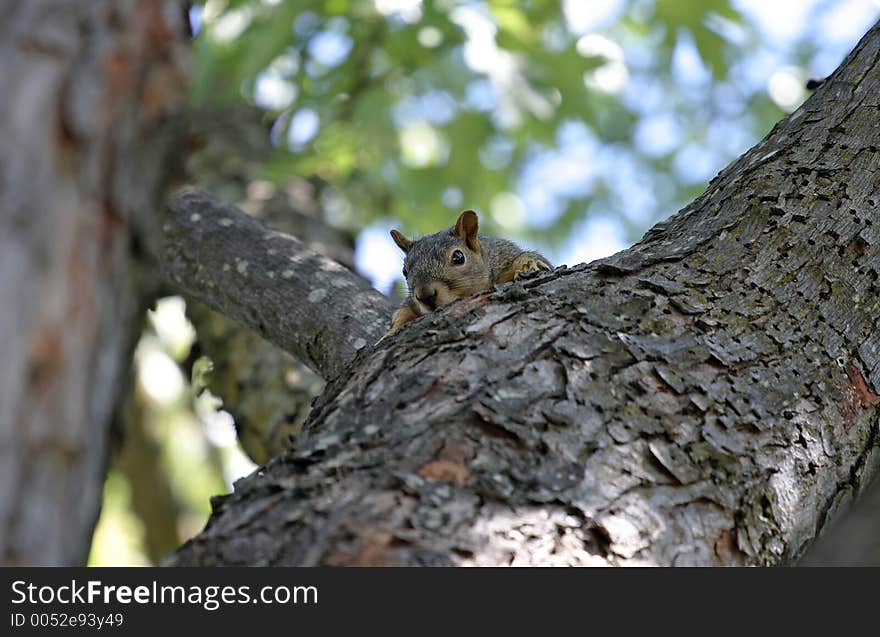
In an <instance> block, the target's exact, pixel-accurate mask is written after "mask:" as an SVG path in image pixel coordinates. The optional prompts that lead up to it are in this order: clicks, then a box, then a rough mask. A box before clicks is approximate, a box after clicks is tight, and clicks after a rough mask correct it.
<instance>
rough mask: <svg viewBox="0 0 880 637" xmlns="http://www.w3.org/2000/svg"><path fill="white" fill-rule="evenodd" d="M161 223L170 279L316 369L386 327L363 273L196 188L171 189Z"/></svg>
mask: <svg viewBox="0 0 880 637" xmlns="http://www.w3.org/2000/svg"><path fill="white" fill-rule="evenodd" d="M163 229H164V232H165V241H164V243H163V245H162V259H161V260H162V271H163V273H164V275H165V277H166V278H167V279H168V280H169V281H170V282H172V283H173V284H174V285H176V286H177V287H179V288H180V289H181V290H183V291H184V292H186V293H187V294H189V295H191V296H193V297H195V298H197V299H199V300H201V301H203V302H205V303H207V304H208V305H210V306H211V307H212V308H214V309H215V310H218V311H220V312H222V313H223V314H225V315H227V316H229V317H231V318H234V319H235V320H236V321H238V322H239V323H241V324H242V325H244V326H246V327H249V328H250V329H252V330H254V331H255V332H257V333H258V334H260V335H261V336H263V337H264V338H265V339H266V340H268V341H270V342H273V343H275V344H276V345H278V346H280V347H281V348H283V349H284V350H285V351H287V352H289V353H290V354H292V355H294V356H295V357H296V358H297V359H299V360H300V361H302V362H303V363H305V364H306V365H308V366H309V367H310V368H311V369H313V370H315V371H316V372H317V373H318V374H320V375H321V376H322V377H324V378H333V377H335V376H337V375H338V374H339V373H340V372H342V370H343V369H345V366H346V365H347V364H348V363H349V362H350V361H351V360H352V359H353V358H354V356H355V354H356V353H357V351H358V350H360V349H363V348H365V347H367V346H368V345H372V344H373V343H375V342H376V341H377V340H378V339H379V338H380V337H381V336H382V334H384V333H385V331H387V329H388V316H389V315H390V314H391V303H390V301H389V300H388V299H387V298H385V297H384V296H382V295H381V294H379V293H378V292H376V291H375V290H373V289H372V288H371V287H370V285H369V283H367V281H365V280H364V279H362V278H361V277H359V276H357V275H356V274H354V273H353V272H351V271H350V270H348V269H346V268H345V267H343V266H342V265H340V264H339V263H337V262H336V261H333V260H332V259H330V258H328V257H325V256H324V255H322V254H319V253H318V252H315V251H314V250H311V249H309V248H308V247H307V246H306V245H305V244H304V243H303V242H302V241H300V240H299V239H296V238H294V237H292V236H290V235H287V234H284V233H283V232H280V231H278V230H274V229H272V228H269V227H268V226H266V224H264V223H263V222H261V221H260V220H258V219H255V218H253V217H251V216H249V215H247V214H245V213H244V212H242V211H241V210H239V209H237V208H236V207H235V206H232V205H230V204H227V203H224V202H222V201H220V200H219V199H217V198H216V197H213V196H211V195H209V194H207V193H205V192H201V191H198V190H194V189H186V190H184V191H181V192H180V193H178V195H177V196H176V197H175V198H174V199H173V200H172V201H171V202H170V204H169V206H168V214H167V218H166V223H165V226H164V228H163Z"/></svg>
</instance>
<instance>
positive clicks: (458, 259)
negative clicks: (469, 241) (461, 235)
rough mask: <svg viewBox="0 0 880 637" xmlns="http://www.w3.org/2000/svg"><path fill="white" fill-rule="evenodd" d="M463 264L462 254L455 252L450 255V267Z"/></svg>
mask: <svg viewBox="0 0 880 637" xmlns="http://www.w3.org/2000/svg"><path fill="white" fill-rule="evenodd" d="M462 263H464V252H462V251H461V250H456V251H455V252H453V253H452V265H461V264H462Z"/></svg>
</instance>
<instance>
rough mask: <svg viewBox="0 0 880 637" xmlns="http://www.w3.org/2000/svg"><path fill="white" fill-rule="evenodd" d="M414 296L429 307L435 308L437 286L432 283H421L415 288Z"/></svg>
mask: <svg viewBox="0 0 880 637" xmlns="http://www.w3.org/2000/svg"><path fill="white" fill-rule="evenodd" d="M416 298H417V299H418V300H419V302H421V303H423V304H424V305H425V306H427V307H428V308H429V309H431V310H434V309H436V308H437V288H435V287H434V286H433V285H423V286H421V287H419V288H418V289H417V290H416Z"/></svg>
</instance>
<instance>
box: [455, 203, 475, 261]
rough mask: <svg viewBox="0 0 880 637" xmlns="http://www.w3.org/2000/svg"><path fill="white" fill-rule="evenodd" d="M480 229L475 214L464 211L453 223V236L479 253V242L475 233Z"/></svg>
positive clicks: (471, 211)
mask: <svg viewBox="0 0 880 637" xmlns="http://www.w3.org/2000/svg"><path fill="white" fill-rule="evenodd" d="M479 229H480V222H479V220H478V219H477V213H476V212H474V211H473V210H465V211H464V212H463V213H461V214H460V215H459V217H458V221H456V222H455V228H454V231H455V234H456V236H457V237H458V238H459V239H461V240H462V242H464V243H465V245H467V247H469V248H470V249H471V250H473V251H474V252H477V251H479V249H480V241H479V240H478V239H477V231H478V230H479Z"/></svg>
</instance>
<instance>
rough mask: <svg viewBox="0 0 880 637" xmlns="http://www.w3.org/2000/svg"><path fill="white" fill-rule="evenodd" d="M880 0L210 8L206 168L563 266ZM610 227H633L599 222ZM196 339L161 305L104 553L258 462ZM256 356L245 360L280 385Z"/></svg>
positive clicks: (100, 549)
mask: <svg viewBox="0 0 880 637" xmlns="http://www.w3.org/2000/svg"><path fill="white" fill-rule="evenodd" d="M870 1H871V0H840V1H837V0H804V1H803V2H802V3H800V4H798V3H780V4H779V5H778V6H777V5H775V4H774V3H761V2H760V1H759V0H702V1H700V2H696V1H689V0H565V1H563V2H551V1H544V0H524V1H514V0H468V1H463V0H205V1H203V2H196V3H194V8H193V10H192V12H191V16H192V20H193V23H194V27H195V31H196V32H197V37H196V39H195V41H194V42H193V48H194V53H195V68H194V71H195V80H194V85H193V89H192V95H191V105H192V110H193V120H194V122H195V125H196V128H197V131H196V133H197V135H196V137H199V138H200V139H201V142H200V143H201V144H202V150H201V152H197V153H194V154H192V155H191V156H190V162H189V164H190V172H191V175H190V177H191V180H192V181H193V182H194V183H197V184H201V185H202V186H204V187H208V188H209V189H211V190H212V191H214V192H216V193H217V194H219V195H221V196H223V197H224V198H227V199H229V200H231V201H235V202H237V203H238V204H239V205H241V206H242V207H243V208H244V209H245V210H247V211H248V212H250V213H252V214H257V215H258V216H264V217H266V218H269V219H271V221H272V222H273V223H276V224H277V223H278V219H279V218H280V217H279V215H277V214H276V215H273V214H271V210H270V208H271V205H274V204H273V203H272V202H275V201H276V200H278V201H277V202H276V203H278V202H280V204H279V205H281V207H282V208H284V212H283V214H284V215H287V214H288V213H287V209H288V208H290V207H291V206H292V207H293V208H294V209H297V210H300V211H306V212H308V214H306V215H305V217H308V218H313V219H314V221H315V223H316V224H318V225H320V224H321V223H323V222H322V221H321V218H322V215H323V219H324V220H326V221H328V222H329V223H331V224H332V225H334V226H336V227H337V228H339V229H340V230H341V231H342V233H341V234H343V235H349V236H356V235H358V234H359V233H362V231H364V229H365V228H369V227H371V226H374V227H375V228H376V229H379V228H381V230H382V232H381V233H380V234H381V235H382V236H385V237H387V226H388V225H389V224H391V223H393V224H394V225H396V226H398V227H402V229H404V230H405V231H407V232H409V233H412V234H415V233H424V232H430V231H434V230H436V229H437V228H438V227H442V226H444V225H446V224H448V223H449V222H450V221H451V220H452V219H453V218H454V215H455V214H456V213H457V212H459V211H460V210H461V209H464V208H474V209H476V210H478V211H479V212H480V213H481V220H482V223H483V225H484V227H486V229H487V230H488V231H490V232H492V231H494V232H499V233H502V234H505V235H509V236H516V235H519V236H521V237H523V238H525V239H526V240H528V241H529V242H530V244H531V245H533V246H534V247H537V248H539V249H542V250H546V251H547V253H548V255H549V256H551V257H553V258H555V259H556V260H557V261H561V260H562V259H563V258H566V257H567V258H568V259H577V260H582V259H590V258H596V257H598V256H603V255H604V254H608V253H609V252H611V251H614V250H616V249H619V248H620V247H623V244H625V243H627V242H632V241H635V240H636V239H638V238H639V236H641V234H642V233H643V232H644V231H645V230H646V229H647V228H648V227H649V226H650V225H652V224H653V223H654V222H655V221H657V220H658V219H660V218H662V217H664V216H667V215H669V214H671V213H673V212H674V211H675V210H677V209H678V208H680V207H681V206H683V205H684V204H685V203H687V202H688V201H690V200H691V199H693V198H694V197H695V196H696V195H698V194H699V193H700V192H701V191H702V190H703V189H704V188H705V185H706V183H707V182H708V180H709V179H710V178H711V177H712V176H713V175H714V174H715V173H717V171H718V170H720V169H721V168H723V167H724V166H725V165H726V164H727V163H728V162H730V161H731V160H732V159H734V158H736V157H737V156H739V155H740V154H741V153H742V152H744V151H745V150H746V149H747V148H748V147H750V146H751V145H752V144H754V143H755V142H756V141H757V139H758V138H760V137H761V136H762V135H763V134H764V133H765V132H766V131H768V130H769V129H770V127H771V126H772V125H773V123H775V122H776V121H778V120H779V119H780V118H781V117H782V116H783V115H784V114H785V112H786V111H791V110H794V109H795V108H797V106H798V105H799V104H800V103H801V102H802V101H803V99H805V97H806V92H805V91H804V83H805V81H806V79H807V78H808V77H813V76H821V75H824V74H827V73H829V72H830V71H832V70H833V68H834V67H835V66H836V65H837V63H839V61H840V60H841V59H842V57H843V54H845V53H846V51H847V50H848V49H849V48H851V46H852V44H854V39H853V38H855V37H857V35H858V34H859V33H863V32H864V31H865V30H866V29H867V28H868V26H869V25H870V24H871V22H872V21H873V20H876V17H877V14H878V12H880V7H878V6H877V5H876V4H875V5H873V7H874V8H873V9H870V8H869V10H868V11H865V10H864V9H863V8H862V9H858V7H857V6H856V5H859V6H862V5H864V6H868V4H869V3H870ZM866 3H868V4H866ZM783 5H784V6H783ZM774 7H775V9H774ZM853 7H856V10H854V9H853ZM859 11H861V13H859ZM786 12H791V13H792V15H791V16H790V19H789V16H788V15H787V14H786ZM794 14H797V16H795V15H794ZM835 15H836V18H835V19H833V20H831V21H830V22H829V20H828V19H829V16H832V17H834V16H835ZM854 16H855V17H854ZM774 20H775V21H776V22H775V23H774ZM789 23H791V24H796V25H798V26H795V27H794V28H795V31H792V30H791V29H789V28H788V27H789ZM849 23H855V27H854V28H850V29H849V30H848V31H847V30H846V29H844V31H846V33H848V34H849V35H842V36H841V35H840V32H841V28H840V25H841V24H849ZM832 27H833V28H832ZM254 109H257V113H258V116H257V117H256V118H253V113H254ZM261 119H262V121H261ZM254 121H256V123H257V125H256V126H254V125H253V123H254ZM267 192H268V193H270V195H266V196H263V195H261V194H260V193H267ZM270 204H271V205H270ZM267 211H268V212H267ZM301 216H302V215H301ZM598 219H603V220H605V222H606V223H605V226H604V227H605V228H606V229H607V228H608V227H612V226H613V228H615V229H616V230H615V232H613V233H611V234H601V233H597V232H596V227H595V226H592V225H590V223H591V222H592V221H595V220H598ZM281 227H283V225H282V226H281ZM618 230H619V232H618ZM293 231H294V233H295V234H297V235H298V236H301V237H303V238H306V239H308V236H307V233H305V231H304V230H303V229H302V228H301V227H297V228H295V229H294V230H293ZM366 234H367V233H366V232H363V233H362V234H361V238H363V237H364V236H365V235H366ZM314 241H315V242H317V243H319V244H321V245H322V246H324V248H323V249H328V246H329V247H330V248H332V247H333V246H337V248H334V249H337V250H338V244H339V241H338V240H337V239H333V240H329V239H326V238H324V237H323V236H316V237H314ZM588 243H591V244H593V245H594V248H592V249H585V248H584V246H585V245H586V244H588ZM370 246H371V247H370V250H373V252H372V253H371V254H370V255H369V256H368V257H367V261H372V262H376V261H380V260H381V259H380V258H379V257H381V256H382V255H381V254H379V252H381V251H383V250H386V248H387V246H384V245H383V244H376V243H371V244H370ZM595 246H598V248H596V247H595ZM597 250H598V252H597ZM349 253H350V249H349V248H347V247H346V248H345V249H344V250H342V252H339V253H338V254H337V253H333V256H334V258H337V259H338V260H340V261H342V262H345V263H348V262H349V260H350V258H351V257H350V254H349ZM387 256H388V255H385V257H387ZM392 258H397V254H396V253H395V254H394V255H393V257H392ZM575 262H577V261H571V260H569V263H575ZM362 263H363V262H362ZM397 268H398V266H397V265H396V264H394V265H393V270H394V271H395V272H396V271H397ZM220 334H221V335H220V340H222V339H223V338H226V337H225V336H222V334H225V332H223V333H220ZM203 336H207V332H206V334H205V335H203ZM193 337H194V335H193V334H192V326H191V325H189V324H188V323H187V321H186V318H185V316H184V313H183V308H182V300H181V299H166V300H163V301H161V302H160V303H159V305H158V306H157V309H156V312H154V313H153V314H152V318H151V320H150V321H149V325H148V327H147V329H146V330H145V332H144V335H143V338H142V341H141V344H140V345H139V347H138V353H137V356H136V361H135V371H136V375H137V383H136V385H135V390H134V394H133V396H132V397H131V399H130V401H129V402H130V403H131V404H130V406H129V409H127V410H126V412H127V415H126V419H125V420H126V422H125V425H124V429H126V432H125V436H124V437H125V438H126V439H127V441H128V446H127V447H126V448H124V449H122V450H121V452H120V453H119V454H117V457H116V459H115V460H114V463H113V465H112V467H111V470H110V473H109V476H108V479H107V482H106V485H105V498H104V509H103V512H102V517H101V520H100V522H99V525H98V528H97V530H96V533H95V538H94V542H93V549H92V554H91V556H90V559H89V563H90V564H96V565H97V564H150V563H156V562H158V561H159V560H160V559H161V556H162V554H163V552H164V551H166V550H167V546H168V544H169V542H172V541H173V540H172V539H170V538H178V539H180V540H183V539H186V538H187V537H190V536H191V535H192V534H194V533H195V532H197V531H198V530H199V529H200V528H201V526H202V525H203V524H204V521H205V519H206V518H207V515H208V511H209V497H210V496H211V495H214V494H216V493H218V492H222V491H228V490H229V488H230V485H231V482H232V481H233V480H234V479H236V478H237V477H240V476H241V475H244V474H245V473H248V472H249V471H251V470H252V468H253V465H252V464H250V463H249V462H248V461H247V460H246V459H245V458H244V456H243V455H242V454H241V452H240V450H239V449H238V446H237V444H236V442H235V433H234V424H233V423H232V422H231V418H230V417H229V415H228V414H225V413H224V412H219V411H218V409H217V407H218V405H217V402H218V401H217V399H215V398H213V396H212V395H211V394H210V392H205V393H202V394H199V395H197V389H199V388H201V387H202V386H204V385H205V384H208V385H209V386H212V385H211V383H214V385H213V386H214V387H215V389H216V388H217V386H222V385H223V383H226V384H227V385H228V383H229V382H232V381H235V382H239V381H237V380H235V379H236V378H238V377H236V376H235V375H234V374H232V373H230V372H228V371H224V370H227V368H229V367H230V365H228V364H226V363H224V362H223V361H222V360H220V361H219V363H220V364H219V365H218V369H217V370H215V371H214V372H212V373H207V369H208V367H210V365H204V364H202V363H199V364H196V365H195V366H192V363H193V362H194V361H192V360H189V358H192V357H193V355H192V354H191V353H190V347H191V345H192V343H193ZM244 347H245V348H247V347H249V346H248V345H245V346H244ZM230 356H231V357H232V358H236V355H235V354H234V353H230ZM242 358H243V357H242ZM200 360H202V361H204V359H200ZM218 360H219V359H218ZM218 360H215V361H214V364H217V363H218ZM270 362H271V361H270ZM245 363H246V364H244V365H238V367H239V368H241V369H239V370H238V371H237V372H236V373H241V374H251V375H253V376H255V377H256V376H258V374H257V373H256V372H252V371H249V370H253V369H257V368H256V367H255V366H253V365H251V363H249V362H247V361H245ZM285 365H286V363H285ZM191 367H192V368H191ZM190 375H192V376H193V377H194V378H195V379H196V382H195V383H193V384H190V382H189V378H188V377H189V376H190ZM288 376H289V375H288ZM279 382H280V381H279ZM284 382H286V383H288V384H289V383H290V382H291V381H290V378H286V380H284ZM246 384H247V383H246V382H244V381H242V386H244V385H246ZM281 384H283V383H281ZM193 385H195V388H194V386H193ZM218 391H219V390H218ZM229 393H230V392H229V391H225V394H229ZM225 397H226V398H227V399H228V398H229V396H225ZM269 407H270V408H272V409H274V406H273V405H270V406H269ZM234 408H235V406H234V405H230V409H232V410H234ZM275 411H278V410H275ZM281 411H283V410H281ZM301 416H302V414H297V418H296V419H294V418H290V419H289V420H291V422H293V423H294V424H296V423H297V422H298V420H297V419H299V418H301ZM276 420H277V419H276ZM269 421H271V418H270V419H267V422H269ZM239 424H241V423H239ZM257 451H259V450H257ZM251 453H252V455H253V456H254V457H258V458H259V457H261V456H260V453H257V452H255V451H253V450H252V451H251ZM151 489H152V491H151ZM144 494H147V498H146V499H147V500H149V499H150V498H149V495H150V494H152V495H153V496H154V497H153V498H152V500H155V502H145V497H144ZM148 505H151V506H148ZM160 505H161V506H160ZM156 516H165V519H156Z"/></svg>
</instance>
